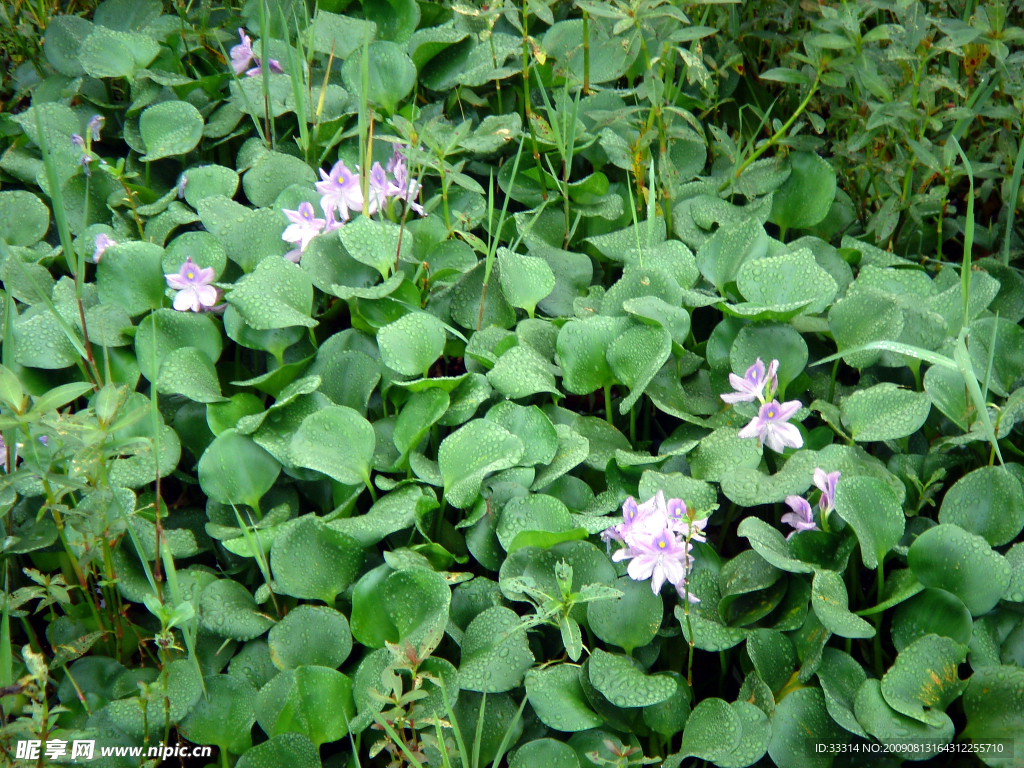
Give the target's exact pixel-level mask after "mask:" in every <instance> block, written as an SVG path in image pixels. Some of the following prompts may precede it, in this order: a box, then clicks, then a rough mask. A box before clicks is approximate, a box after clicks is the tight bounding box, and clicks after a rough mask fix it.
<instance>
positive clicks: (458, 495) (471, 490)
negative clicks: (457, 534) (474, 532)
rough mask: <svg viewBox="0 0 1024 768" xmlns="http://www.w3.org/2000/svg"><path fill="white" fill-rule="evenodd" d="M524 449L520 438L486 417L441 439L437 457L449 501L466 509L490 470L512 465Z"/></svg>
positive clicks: (495, 470) (520, 457)
mask: <svg viewBox="0 0 1024 768" xmlns="http://www.w3.org/2000/svg"><path fill="white" fill-rule="evenodd" d="M525 451H526V446H525V445H524V444H523V441H522V440H520V439H519V438H518V437H516V436H515V435H513V434H511V433H510V432H509V431H508V430H506V429H504V428H503V427H500V426H498V425H497V424H495V423H494V422H492V421H488V420H486V419H475V420H473V421H471V422H469V423H468V424H466V426H464V427H462V428H461V429H458V430H456V431H455V432H452V433H451V434H450V435H448V437H446V438H445V439H444V440H443V441H442V442H441V447H440V448H439V449H438V452H437V461H438V465H439V466H440V469H441V476H442V477H443V478H444V495H445V498H446V499H447V500H448V503H449V504H451V505H452V506H455V507H458V508H459V509H466V508H467V507H469V506H470V505H471V504H472V503H473V501H474V500H475V499H476V497H477V494H478V493H479V492H480V483H481V481H483V479H484V478H485V477H486V476H487V475H489V474H490V473H492V472H499V471H501V470H503V469H508V468H509V467H514V466H515V465H516V464H518V463H519V460H520V459H522V457H523V454H524V453H525Z"/></svg>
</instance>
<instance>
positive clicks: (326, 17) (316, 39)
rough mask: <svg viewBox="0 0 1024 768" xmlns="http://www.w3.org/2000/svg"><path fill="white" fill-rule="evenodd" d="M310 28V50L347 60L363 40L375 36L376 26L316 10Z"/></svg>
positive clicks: (360, 20)
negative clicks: (311, 32) (311, 30)
mask: <svg viewBox="0 0 1024 768" xmlns="http://www.w3.org/2000/svg"><path fill="white" fill-rule="evenodd" d="M312 27H313V34H312V38H313V39H312V42H311V43H310V48H312V50H314V51H316V52H317V53H325V54H329V53H332V52H333V53H334V58H335V59H337V60H345V59H348V58H349V57H350V56H351V55H352V53H353V51H357V50H358V49H359V47H360V46H362V44H363V41H364V40H367V39H368V40H373V39H374V38H376V36H377V25H376V24H374V23H373V22H372V21H363V20H362V19H357V18H353V17H351V16H342V15H339V14H337V13H329V12H328V11H325V10H324V9H323V8H317V11H316V16H315V17H314V18H313V25H312Z"/></svg>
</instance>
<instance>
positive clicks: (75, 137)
mask: <svg viewBox="0 0 1024 768" xmlns="http://www.w3.org/2000/svg"><path fill="white" fill-rule="evenodd" d="M71 143H72V144H74V145H75V146H76V147H78V148H79V149H81V150H84V149H85V139H83V138H82V137H81V135H79V134H77V133H72V134H71Z"/></svg>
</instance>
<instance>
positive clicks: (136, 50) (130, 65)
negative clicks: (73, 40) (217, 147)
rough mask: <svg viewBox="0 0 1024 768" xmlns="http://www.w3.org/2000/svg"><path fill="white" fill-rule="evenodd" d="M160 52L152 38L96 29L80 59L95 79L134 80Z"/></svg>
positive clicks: (84, 67) (101, 28) (100, 28)
mask: <svg viewBox="0 0 1024 768" xmlns="http://www.w3.org/2000/svg"><path fill="white" fill-rule="evenodd" d="M159 53H160V46H159V44H158V43H157V42H156V40H154V39H153V38H152V37H149V36H148V35H142V34H138V33H135V32H118V31H116V30H112V29H107V28H106V27H103V26H94V27H93V28H92V31H91V32H90V33H89V35H88V36H87V37H86V38H85V39H84V40H82V42H81V46H80V47H79V49H78V60H79V61H80V62H81V64H82V68H83V69H84V70H85V73H86V74H88V75H90V76H92V77H124V78H127V79H129V80H131V79H132V78H134V77H135V73H136V72H138V71H139V70H140V69H144V68H146V67H147V66H149V64H150V63H151V62H152V61H153V59H155V58H156V57H157V54H159ZM196 140H197V141H198V138H197V139H196Z"/></svg>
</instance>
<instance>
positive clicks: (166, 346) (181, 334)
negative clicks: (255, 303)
mask: <svg viewBox="0 0 1024 768" xmlns="http://www.w3.org/2000/svg"><path fill="white" fill-rule="evenodd" d="M101 263H102V262H101ZM222 344H223V341H222V338H221V334H220V330H219V329H218V328H217V324H216V323H215V322H214V321H213V320H212V319H211V318H210V316H209V315H207V314H205V313H195V312H176V311H174V310H173V309H158V310H156V311H155V312H153V313H152V314H150V315H147V316H146V317H144V318H143V319H142V322H140V323H139V326H138V329H137V330H136V332H135V357H136V359H137V360H138V363H139V370H140V371H141V372H142V375H143V376H145V377H146V378H147V379H149V380H150V381H153V380H155V379H156V378H157V376H156V373H157V372H158V371H159V370H160V366H161V364H162V363H163V361H164V359H165V358H166V357H167V356H168V355H170V354H171V353H172V352H173V351H174V350H176V349H179V348H181V347H195V348H197V349H199V350H200V351H201V352H202V353H203V354H204V355H206V357H208V358H209V359H210V360H212V361H214V362H216V361H217V360H218V359H220V353H221V347H222ZM261 410H262V409H261Z"/></svg>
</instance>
